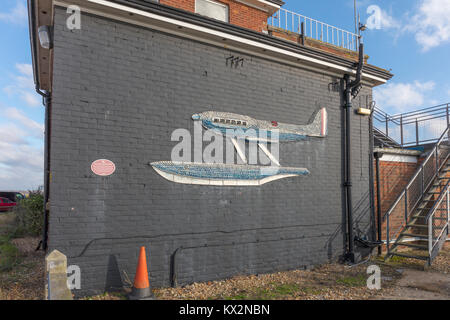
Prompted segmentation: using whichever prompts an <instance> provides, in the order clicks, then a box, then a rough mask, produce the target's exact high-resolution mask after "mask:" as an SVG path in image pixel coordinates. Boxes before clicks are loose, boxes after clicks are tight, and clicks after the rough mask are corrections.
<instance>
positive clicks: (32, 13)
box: [28, 0, 51, 250]
mask: <svg viewBox="0 0 450 320" xmlns="http://www.w3.org/2000/svg"><path fill="white" fill-rule="evenodd" d="M35 6H36V1H33V0H28V9H29V10H28V17H29V24H30V42H31V48H32V49H33V62H34V82H35V84H36V92H37V93H38V94H39V95H41V96H42V101H43V105H44V107H45V137H44V210H43V214H44V230H43V232H42V240H41V242H40V245H39V246H38V249H39V247H40V246H42V249H43V250H47V239H48V210H47V209H48V208H47V203H48V199H49V182H50V181H49V180H50V179H49V178H50V166H49V155H50V132H49V128H50V102H51V94H50V92H47V91H42V90H41V89H40V84H39V76H38V74H39V70H38V60H37V43H36V7H35Z"/></svg>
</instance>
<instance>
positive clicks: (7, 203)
mask: <svg viewBox="0 0 450 320" xmlns="http://www.w3.org/2000/svg"><path fill="white" fill-rule="evenodd" d="M16 205H17V204H16V203H15V202H12V201H11V200H9V199H8V198H0V212H4V211H8V210H12V209H13V208H14V207H15V206H16Z"/></svg>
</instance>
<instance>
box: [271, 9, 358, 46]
mask: <svg viewBox="0 0 450 320" xmlns="http://www.w3.org/2000/svg"><path fill="white" fill-rule="evenodd" d="M267 23H268V25H270V26H273V27H278V28H282V29H284V30H286V31H291V32H295V33H299V34H302V35H304V36H305V37H309V38H312V39H315V40H320V41H322V42H326V43H329V44H332V45H335V46H338V47H341V48H345V49H348V50H352V51H358V47H359V42H358V40H359V36H358V35H357V34H355V33H352V32H349V31H346V30H344V29H340V28H337V27H334V26H331V25H329V24H327V23H324V22H321V21H318V20H315V19H312V18H308V17H306V16H304V15H301V14H298V13H296V12H292V11H289V10H286V9H282V8H280V9H279V10H278V11H277V12H276V13H275V14H274V15H273V16H272V17H269V19H268V22H267Z"/></svg>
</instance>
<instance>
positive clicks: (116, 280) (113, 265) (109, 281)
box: [105, 254, 123, 292]
mask: <svg viewBox="0 0 450 320" xmlns="http://www.w3.org/2000/svg"><path fill="white" fill-rule="evenodd" d="M122 288H123V282H122V277H121V275H120V270H119V264H118V263H117V258H116V256H115V255H113V254H110V255H109V260H108V271H107V273H106V281H105V292H107V291H117V290H121V289H122Z"/></svg>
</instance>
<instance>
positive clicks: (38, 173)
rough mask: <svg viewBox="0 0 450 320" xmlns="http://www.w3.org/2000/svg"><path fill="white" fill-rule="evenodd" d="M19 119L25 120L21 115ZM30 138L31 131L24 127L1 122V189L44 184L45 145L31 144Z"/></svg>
mask: <svg viewBox="0 0 450 320" xmlns="http://www.w3.org/2000/svg"><path fill="white" fill-rule="evenodd" d="M25 118H26V117H25ZM18 119H20V120H19V121H20V122H22V121H23V120H24V119H22V118H21V115H19V116H18ZM31 126H34V124H32V125H31ZM28 138H29V133H28V132H27V131H26V130H23V128H19V127H18V126H17V125H15V124H13V123H6V124H0V150H1V157H0V190H13V189H17V190H26V189H34V188H36V187H38V186H40V185H42V183H43V168H44V150H43V146H42V144H40V145H34V144H30V143H29V142H28V141H27V140H28Z"/></svg>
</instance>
